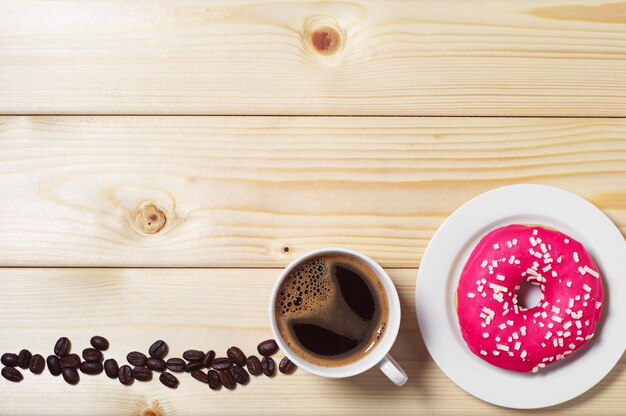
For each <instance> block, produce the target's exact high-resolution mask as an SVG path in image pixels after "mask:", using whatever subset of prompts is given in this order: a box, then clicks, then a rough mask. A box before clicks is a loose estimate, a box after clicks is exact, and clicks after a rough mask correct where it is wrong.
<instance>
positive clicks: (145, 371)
mask: <svg viewBox="0 0 626 416" xmlns="http://www.w3.org/2000/svg"><path fill="white" fill-rule="evenodd" d="M133 377H135V380H139V381H150V380H152V370H150V369H149V368H148V367H144V366H143V365H140V366H137V367H135V368H133Z"/></svg>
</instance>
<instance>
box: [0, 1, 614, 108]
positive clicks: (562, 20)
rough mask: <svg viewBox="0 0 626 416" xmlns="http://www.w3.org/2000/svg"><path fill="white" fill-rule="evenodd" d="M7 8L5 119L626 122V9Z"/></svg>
mask: <svg viewBox="0 0 626 416" xmlns="http://www.w3.org/2000/svg"><path fill="white" fill-rule="evenodd" d="M0 10H1V13H0V62H1V65H2V66H1V68H2V69H1V70H0V97H2V98H1V99H0V113H4V114H33V113H38V114H42V113H45V114H70V113H71V114H218V115H219V114H236V115H237V114H252V115H254V114H275V115H276V114H278V115H285V114H309V115H311V114H318V115H362V114H367V115H383V114H388V115H400V114H404V115H486V116H494V115H525V116H528V115H531V116H545V115H568V116H591V115H593V116H625V115H626V59H624V53H625V51H626V25H625V23H626V18H625V17H624V16H625V15H626V2H614V3H606V2H604V1H601V0H579V1H576V2H570V1H567V0H547V1H546V0H527V1H524V2H517V3H515V2H502V1H498V0H476V1H472V2H462V1H455V2H452V3H451V2H425V1H419V2H418V1H416V2H405V1H400V0H396V1H385V2H379V1H375V0H354V1H351V2H338V1H329V2H313V1H291V2H274V1H262V0H231V1H228V2H225V1H192V0H186V1H172V0H158V1H157V0H141V1H134V2H116V1H90V2H84V1H76V0H64V1H55V2H48V1H42V0H22V1H11V0H2V1H0Z"/></svg>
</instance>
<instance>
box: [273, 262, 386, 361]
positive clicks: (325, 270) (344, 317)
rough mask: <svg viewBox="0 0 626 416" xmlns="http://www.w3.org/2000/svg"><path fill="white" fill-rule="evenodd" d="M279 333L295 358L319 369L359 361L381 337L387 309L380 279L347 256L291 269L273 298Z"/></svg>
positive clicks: (362, 264) (367, 268)
mask: <svg viewBox="0 0 626 416" xmlns="http://www.w3.org/2000/svg"><path fill="white" fill-rule="evenodd" d="M274 307H275V315H276V321H277V326H278V330H279V332H280V334H281V336H282V338H283V339H284V340H285V341H286V342H287V344H288V345H289V347H290V348H291V349H292V350H293V352H294V353H296V354H297V355H299V356H300V357H302V358H304V359H305V360H306V361H308V362H311V363H314V364H318V365H322V366H339V365H345V364H349V363H351V362H353V361H357V360H358V359H360V358H361V357H362V356H364V355H366V354H367V353H368V352H369V351H371V350H372V349H373V347H374V346H375V345H376V343H377V342H378V340H379V339H380V338H381V336H382V334H383V332H384V329H385V325H386V322H387V318H388V315H389V307H388V305H387V296H386V293H385V290H384V288H383V285H382V283H381V282H380V280H379V279H378V276H376V274H375V273H374V271H372V270H371V269H370V268H369V266H367V265H366V264H364V263H363V262H361V261H360V260H358V259H356V258H353V257H351V256H348V255H333V256H322V257H318V258H314V259H312V260H309V261H308V262H306V263H303V264H301V265H300V266H298V267H297V268H295V269H294V270H293V271H292V272H291V273H289V275H288V276H287V277H286V278H285V279H284V280H283V283H282V285H281V286H280V289H279V293H278V296H277V298H276V304H275V305H274Z"/></svg>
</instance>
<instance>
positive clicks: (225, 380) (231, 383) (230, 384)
mask: <svg viewBox="0 0 626 416" xmlns="http://www.w3.org/2000/svg"><path fill="white" fill-rule="evenodd" d="M220 381H221V382H222V385H223V386H224V387H226V388H227V389H228V390H232V389H234V388H235V386H236V385H237V383H235V378H234V377H233V375H232V373H231V372H230V371H229V370H222V371H220Z"/></svg>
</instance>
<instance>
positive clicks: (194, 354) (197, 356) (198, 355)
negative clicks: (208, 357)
mask: <svg viewBox="0 0 626 416" xmlns="http://www.w3.org/2000/svg"><path fill="white" fill-rule="evenodd" d="M183 358H184V359H185V360H187V361H201V360H202V358H204V353H203V352H202V351H199V350H187V351H185V352H184V353H183Z"/></svg>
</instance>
